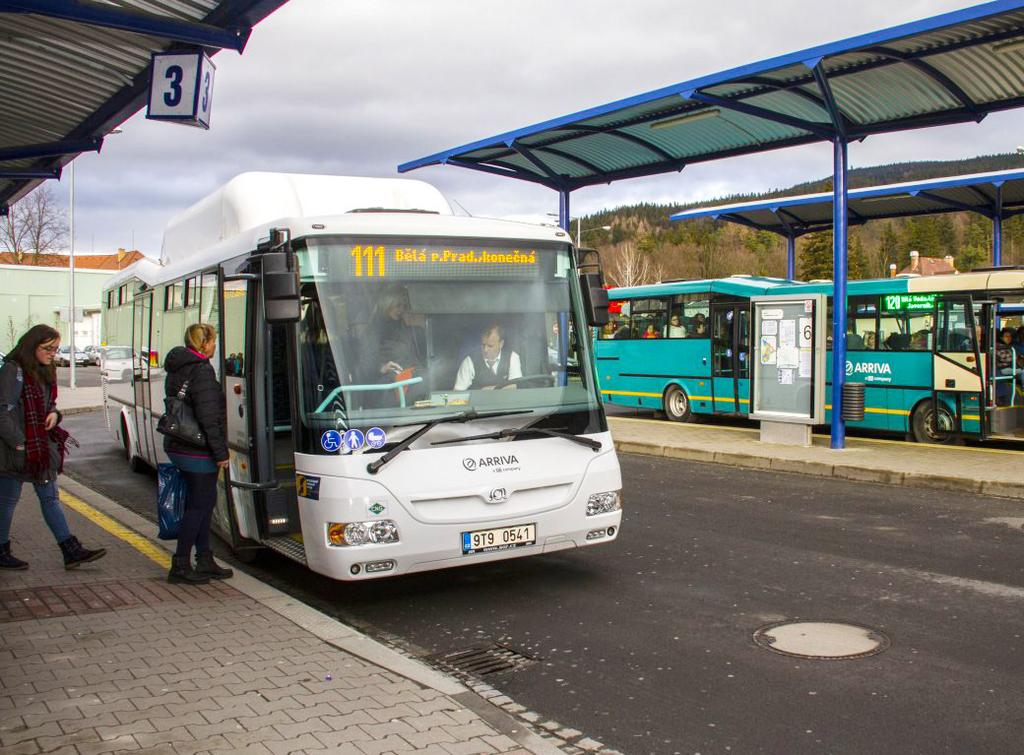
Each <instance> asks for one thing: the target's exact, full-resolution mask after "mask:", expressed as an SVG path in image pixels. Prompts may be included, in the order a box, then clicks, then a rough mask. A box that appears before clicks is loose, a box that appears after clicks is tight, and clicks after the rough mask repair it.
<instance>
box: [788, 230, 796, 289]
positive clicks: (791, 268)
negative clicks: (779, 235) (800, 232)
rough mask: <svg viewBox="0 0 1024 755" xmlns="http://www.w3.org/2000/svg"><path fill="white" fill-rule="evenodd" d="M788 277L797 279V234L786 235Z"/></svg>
mask: <svg viewBox="0 0 1024 755" xmlns="http://www.w3.org/2000/svg"><path fill="white" fill-rule="evenodd" d="M786 278H788V279H789V280H796V236H794V235H793V234H792V233H791V234H789V235H788V236H786Z"/></svg>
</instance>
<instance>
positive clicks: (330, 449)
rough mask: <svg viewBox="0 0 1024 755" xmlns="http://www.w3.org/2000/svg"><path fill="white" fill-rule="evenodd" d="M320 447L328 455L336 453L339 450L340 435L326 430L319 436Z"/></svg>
mask: <svg viewBox="0 0 1024 755" xmlns="http://www.w3.org/2000/svg"><path fill="white" fill-rule="evenodd" d="M320 446H321V447H322V448H323V449H324V451H326V452H327V453H329V454H333V453H337V452H338V449H340V448H341V433H339V432H338V431H337V430H327V431H326V432H325V433H324V434H323V435H321V436H320Z"/></svg>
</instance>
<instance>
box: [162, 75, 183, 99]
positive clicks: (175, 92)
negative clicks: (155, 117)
mask: <svg viewBox="0 0 1024 755" xmlns="http://www.w3.org/2000/svg"><path fill="white" fill-rule="evenodd" d="M184 76H185V72H184V71H183V70H182V69H181V66H168V68H167V73H165V74H164V78H166V79H167V82H168V83H167V88H168V91H166V92H164V104H165V105H167V107H177V106H178V105H179V104H180V103H181V80H182V78H184Z"/></svg>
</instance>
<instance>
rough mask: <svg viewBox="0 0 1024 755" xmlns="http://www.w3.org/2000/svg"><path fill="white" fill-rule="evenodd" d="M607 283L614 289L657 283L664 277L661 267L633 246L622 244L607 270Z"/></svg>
mask: <svg viewBox="0 0 1024 755" xmlns="http://www.w3.org/2000/svg"><path fill="white" fill-rule="evenodd" d="M607 274H608V282H609V283H611V284H612V285H613V286H615V287H617V288H618V287H622V286H642V285H643V284H645V283H657V282H658V281H659V280H661V279H662V278H663V277H664V270H662V267H661V265H659V264H658V263H656V262H654V261H653V260H652V259H651V257H650V255H647V254H644V253H643V252H641V251H640V250H639V249H637V248H636V246H634V245H633V244H629V243H627V244H623V246H622V248H621V249H619V250H618V251H617V253H616V254H615V255H614V256H613V258H612V260H611V264H610V265H609V266H608V269H607Z"/></svg>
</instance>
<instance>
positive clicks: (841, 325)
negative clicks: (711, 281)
mask: <svg viewBox="0 0 1024 755" xmlns="http://www.w3.org/2000/svg"><path fill="white" fill-rule="evenodd" d="M832 144H833V158H834V163H835V165H834V172H833V177H832V194H833V199H832V228H833V231H834V232H833V234H832V266H833V275H832V279H833V282H834V284H833V294H832V313H833V316H832V442H831V447H832V448H835V449H841V448H845V447H846V422H844V421H843V383H845V382H846V272H847V268H846V230H847V220H848V218H847V207H846V205H847V186H846V171H847V164H848V155H847V144H846V140H845V138H843V137H842V136H841V135H838V134H837V135H836V138H835V141H834V142H833V143H832Z"/></svg>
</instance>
